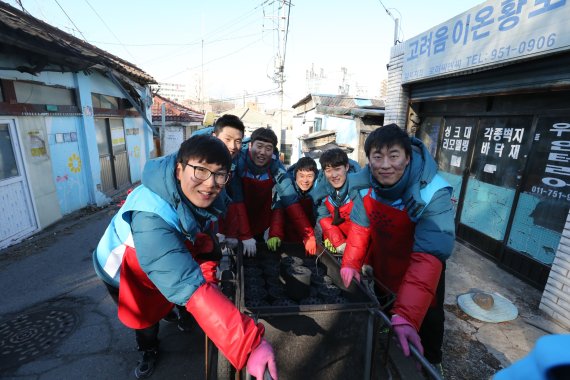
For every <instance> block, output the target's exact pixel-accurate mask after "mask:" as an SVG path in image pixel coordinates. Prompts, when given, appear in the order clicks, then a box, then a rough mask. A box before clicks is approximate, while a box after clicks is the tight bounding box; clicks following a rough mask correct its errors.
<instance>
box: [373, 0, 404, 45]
mask: <svg viewBox="0 0 570 380" xmlns="http://www.w3.org/2000/svg"><path fill="white" fill-rule="evenodd" d="M378 1H379V2H380V4H381V5H382V8H384V10H385V11H386V14H388V16H390V17H391V18H392V21H394V22H396V18H395V17H394V15H393V14H392V13H391V12H390V9H394V10H395V11H396V12H398V14H399V15H400V20H401V19H402V14H401V13H400V11H398V10H397V9H396V8H390V9H388V8H386V6H385V5H384V3H383V2H382V0H378ZM400 31H401V32H402V36H403V35H404V30H403V29H402V27H401V26H400V25H398V32H400ZM396 41H397V42H402V41H400V39H399V38H397V36H396Z"/></svg>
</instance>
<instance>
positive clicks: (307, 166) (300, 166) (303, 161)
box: [295, 157, 319, 176]
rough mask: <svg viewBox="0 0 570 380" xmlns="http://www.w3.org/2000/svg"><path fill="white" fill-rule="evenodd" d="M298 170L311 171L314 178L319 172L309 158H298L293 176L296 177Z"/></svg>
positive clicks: (315, 164)
mask: <svg viewBox="0 0 570 380" xmlns="http://www.w3.org/2000/svg"><path fill="white" fill-rule="evenodd" d="M299 170H305V171H312V172H313V173H315V176H316V175H317V173H318V172H319V169H317V163H316V162H315V160H313V159H312V158H311V157H301V158H299V161H297V163H296V164H295V175H297V172H298V171H299Z"/></svg>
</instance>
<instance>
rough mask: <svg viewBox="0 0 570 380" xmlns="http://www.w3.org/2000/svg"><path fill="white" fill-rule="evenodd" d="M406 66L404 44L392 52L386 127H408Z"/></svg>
mask: <svg viewBox="0 0 570 380" xmlns="http://www.w3.org/2000/svg"><path fill="white" fill-rule="evenodd" d="M403 64H404V44H399V45H396V46H393V47H392V49H391V50H390V63H389V67H388V93H387V101H386V110H385V114H384V125H386V124H390V123H396V124H398V125H399V126H400V127H402V128H404V127H405V126H406V114H407V109H408V100H409V97H408V94H407V91H406V90H405V89H403V88H402V70H403Z"/></svg>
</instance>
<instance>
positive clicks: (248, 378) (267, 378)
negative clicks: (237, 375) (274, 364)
mask: <svg viewBox="0 0 570 380" xmlns="http://www.w3.org/2000/svg"><path fill="white" fill-rule="evenodd" d="M245 380H251V375H250V374H249V372H247V371H246V374H245ZM259 380H261V379H259ZM263 380H273V378H272V377H271V374H270V373H269V368H267V367H265V372H263Z"/></svg>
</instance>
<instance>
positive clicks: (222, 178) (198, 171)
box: [186, 163, 230, 185]
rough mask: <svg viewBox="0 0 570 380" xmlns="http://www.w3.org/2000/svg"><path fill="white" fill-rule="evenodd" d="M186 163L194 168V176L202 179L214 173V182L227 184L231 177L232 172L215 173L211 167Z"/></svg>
mask: <svg viewBox="0 0 570 380" xmlns="http://www.w3.org/2000/svg"><path fill="white" fill-rule="evenodd" d="M186 165H188V166H190V167H191V168H192V169H194V177H196V179H199V180H200V181H205V180H207V179H208V178H210V177H211V176H212V174H213V175H214V182H216V184H218V185H225V184H226V183H228V181H229V179H230V173H214V172H213V171H211V170H210V169H206V168H204V167H202V166H196V165H191V164H189V163H186Z"/></svg>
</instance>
